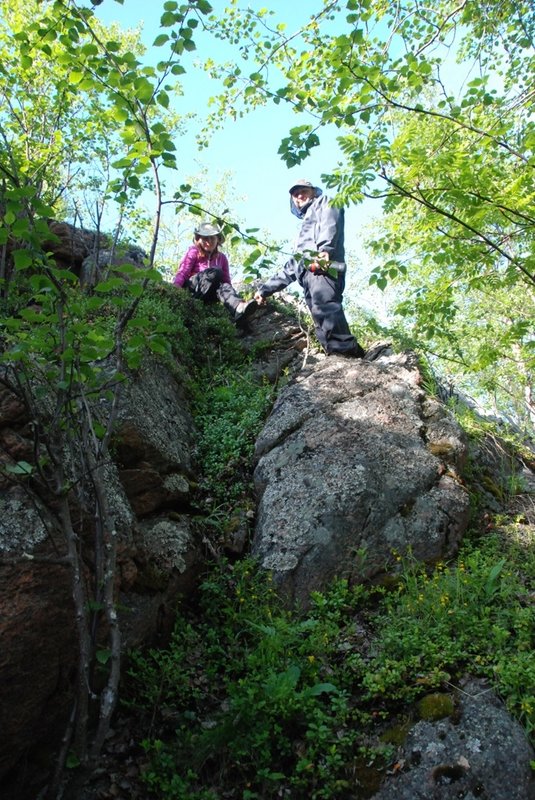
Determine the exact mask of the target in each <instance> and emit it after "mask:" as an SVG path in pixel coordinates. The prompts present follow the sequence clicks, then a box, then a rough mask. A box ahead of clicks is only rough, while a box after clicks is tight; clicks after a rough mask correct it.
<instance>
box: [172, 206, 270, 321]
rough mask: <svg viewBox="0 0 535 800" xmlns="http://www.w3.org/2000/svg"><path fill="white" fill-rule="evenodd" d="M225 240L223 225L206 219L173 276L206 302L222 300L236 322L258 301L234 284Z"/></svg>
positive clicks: (178, 284)
mask: <svg viewBox="0 0 535 800" xmlns="http://www.w3.org/2000/svg"><path fill="white" fill-rule="evenodd" d="M224 241H225V238H224V236H223V234H222V233H221V230H220V228H218V227H217V225H213V224H212V223H211V222H203V223H202V224H201V225H198V226H197V227H196V228H195V230H194V232H193V244H192V245H191V247H189V248H188V250H187V251H186V254H185V255H184V258H183V259H182V261H181V262H180V268H179V270H178V272H177V274H176V275H175V277H174V279H173V283H174V285H175V286H183V287H187V288H188V289H190V291H191V292H193V295H194V297H198V298H200V299H201V300H203V301H204V302H207V303H209V302H213V301H214V300H216V299H217V300H219V301H220V302H221V303H223V305H224V306H225V308H227V309H228V310H229V311H230V313H231V315H232V318H233V320H234V322H245V320H246V319H248V318H249V317H250V316H252V314H254V312H255V311H256V309H257V308H258V305H257V303H256V300H248V301H245V300H243V299H242V298H241V297H240V295H239V294H238V293H237V292H236V290H235V289H234V287H233V286H232V283H231V280H230V270H229V264H228V259H227V257H226V255H225V254H224V253H221V252H220V251H219V245H220V244H222V243H223V242H224Z"/></svg>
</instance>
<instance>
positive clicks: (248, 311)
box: [234, 300, 258, 324]
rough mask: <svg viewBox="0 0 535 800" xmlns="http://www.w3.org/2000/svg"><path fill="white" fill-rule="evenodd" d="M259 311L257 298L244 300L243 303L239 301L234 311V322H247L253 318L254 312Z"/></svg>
mask: <svg viewBox="0 0 535 800" xmlns="http://www.w3.org/2000/svg"><path fill="white" fill-rule="evenodd" d="M257 311H258V303H257V302H256V300H242V301H241V303H238V305H237V306H236V311H235V313H234V322H239V323H242V324H243V323H245V322H247V320H248V319H251V317H252V316H253V314H255V313H256V312H257Z"/></svg>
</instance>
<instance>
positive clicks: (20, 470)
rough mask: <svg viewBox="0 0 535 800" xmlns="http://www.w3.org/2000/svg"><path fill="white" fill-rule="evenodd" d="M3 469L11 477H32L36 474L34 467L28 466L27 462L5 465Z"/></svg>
mask: <svg viewBox="0 0 535 800" xmlns="http://www.w3.org/2000/svg"><path fill="white" fill-rule="evenodd" d="M2 468H3V470H4V472H8V473H9V474H10V475H24V476H30V475H31V474H32V473H33V472H34V467H33V466H32V465H31V464H28V462H27V461H17V463H16V464H3V465H2Z"/></svg>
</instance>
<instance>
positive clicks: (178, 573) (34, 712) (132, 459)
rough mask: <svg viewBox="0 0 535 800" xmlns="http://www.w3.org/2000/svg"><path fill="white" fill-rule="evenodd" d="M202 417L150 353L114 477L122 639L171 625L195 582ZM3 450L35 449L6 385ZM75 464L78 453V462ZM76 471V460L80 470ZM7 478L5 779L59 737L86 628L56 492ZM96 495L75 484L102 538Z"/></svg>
mask: <svg viewBox="0 0 535 800" xmlns="http://www.w3.org/2000/svg"><path fill="white" fill-rule="evenodd" d="M192 427H193V425H192V420H191V416H190V414H189V411H188V408H187V405H186V403H185V401H184V398H183V396H182V392H181V390H180V387H179V386H178V384H177V383H176V381H175V380H174V379H173V377H172V376H171V374H170V373H169V371H168V370H166V369H165V367H163V366H162V365H161V364H159V363H157V362H156V361H151V362H150V363H145V364H143V366H142V368H141V369H140V370H139V371H138V373H137V375H136V376H135V377H134V378H133V379H132V381H131V382H130V383H129V384H128V387H127V388H126V390H125V392H124V394H123V396H122V400H121V407H120V414H119V421H118V425H117V433H116V441H115V444H114V450H113V452H114V457H115V459H116V463H110V464H108V465H107V467H106V478H105V488H106V492H107V500H108V504H109V508H110V513H111V516H112V517H113V522H114V526H115V529H116V530H117V533H118V545H117V590H118V592H119V595H120V612H119V613H120V617H121V627H122V633H123V646H124V648H125V649H126V648H129V647H135V646H138V645H140V644H142V643H149V642H154V641H155V640H157V639H158V636H159V635H163V636H165V635H166V634H167V633H168V632H169V631H170V630H171V627H172V623H173V613H174V610H175V606H176V602H177V598H178V597H179V596H181V595H187V594H188V593H189V592H190V591H191V590H192V588H193V585H194V582H195V579H196V575H197V572H198V567H199V564H200V551H199V547H198V543H197V542H196V541H195V538H194V536H193V534H192V531H191V522H190V521H189V519H188V517H187V515H186V513H185V510H186V511H187V509H188V508H189V500H190V481H191V463H190V453H191V449H190V448H191V441H192ZM0 442H1V443H2V457H1V458H0V462H1V461H3V462H5V463H8V464H9V463H13V462H15V461H17V460H22V459H25V460H28V461H31V460H32V458H33V442H32V439H31V431H30V429H29V426H28V424H27V419H26V417H25V410H24V407H23V406H22V405H21V404H20V403H18V402H17V400H16V398H15V397H14V396H13V395H10V393H9V392H8V391H7V390H5V389H4V390H2V392H1V393H0ZM69 469H70V470H71V471H74V470H75V469H76V467H75V465H72V466H70V467H69ZM73 477H75V476H74V472H73ZM26 489H27V490H26V491H23V490H22V489H21V488H20V487H17V486H14V485H11V483H10V481H9V479H8V477H6V476H2V479H1V480H0V559H1V563H0V641H1V642H2V648H1V651H2V652H1V656H0V678H1V680H0V728H1V729H2V731H3V733H4V734H5V735H3V736H2V737H1V743H0V780H1V779H2V776H3V775H5V774H6V773H7V772H8V771H9V770H10V769H11V768H12V767H13V766H14V764H16V762H17V761H18V759H19V758H20V757H21V755H22V753H24V752H25V751H27V749H28V746H29V745H28V743H32V744H37V745H38V744H39V743H40V742H46V741H47V740H49V741H51V742H53V741H59V740H60V739H61V735H62V732H63V728H64V724H65V720H66V719H67V716H68V713H69V703H70V697H71V696H72V684H73V675H75V674H76V659H77V652H78V648H77V638H76V630H75V613H74V608H73V603H72V598H71V594H72V592H71V586H70V581H71V577H70V573H69V570H68V567H67V565H66V564H65V561H64V559H63V557H64V555H65V541H64V536H63V534H62V532H61V530H60V526H59V524H58V520H57V519H56V517H55V515H54V499H53V498H46V497H44V496H43V497H41V496H39V495H37V494H36V493H35V492H34V491H33V488H32V485H31V484H30V483H28V485H27V487H26ZM93 502H94V501H93V499H92V498H91V496H90V493H88V494H87V496H86V495H80V494H76V493H73V497H72V498H71V506H72V508H71V512H72V516H73V519H74V520H75V524H76V525H77V533H78V535H79V536H80V537H81V539H84V537H88V546H89V548H90V547H91V542H92V538H91V537H92V533H93V531H92V524H93V508H94V506H93Z"/></svg>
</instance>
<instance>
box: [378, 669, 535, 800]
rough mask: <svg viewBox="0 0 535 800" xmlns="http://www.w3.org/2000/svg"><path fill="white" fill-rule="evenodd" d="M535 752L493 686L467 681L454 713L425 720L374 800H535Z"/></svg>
mask: <svg viewBox="0 0 535 800" xmlns="http://www.w3.org/2000/svg"><path fill="white" fill-rule="evenodd" d="M532 758H533V748H532V747H531V746H530V744H529V742H528V741H527V738H526V734H525V732H524V730H523V729H522V728H521V727H520V725H519V724H518V723H517V722H515V721H514V720H513V719H511V717H510V715H509V713H508V712H507V709H506V708H505V707H504V705H503V703H502V702H501V701H500V700H499V699H498V697H497V696H496V695H495V693H494V692H493V691H492V690H491V689H490V687H489V686H488V685H486V684H484V683H483V682H482V681H479V680H467V681H465V682H464V684H463V686H462V687H461V688H460V689H459V690H458V691H457V692H456V693H455V712H454V715H452V716H451V717H447V718H444V719H440V720H436V721H424V720H422V721H420V722H417V723H416V725H414V727H413V728H412V729H411V730H410V731H409V733H408V736H407V739H406V741H405V743H404V744H403V746H402V747H401V749H400V752H399V754H398V761H397V764H398V766H399V769H398V770H397V771H396V773H395V774H394V775H391V776H389V777H388V778H387V780H386V781H385V783H384V785H383V787H382V788H381V790H380V791H379V792H378V793H377V794H375V795H374V796H373V800H456V799H457V798H459V797H463V798H464V800H477V799H478V798H479V800H481V798H484V799H485V800H533V798H535V778H534V775H533V771H532V770H531V768H530V760H531V759H532Z"/></svg>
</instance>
